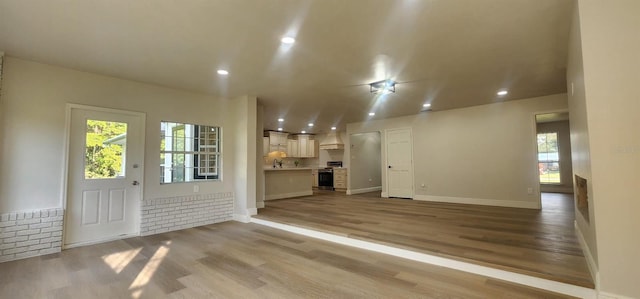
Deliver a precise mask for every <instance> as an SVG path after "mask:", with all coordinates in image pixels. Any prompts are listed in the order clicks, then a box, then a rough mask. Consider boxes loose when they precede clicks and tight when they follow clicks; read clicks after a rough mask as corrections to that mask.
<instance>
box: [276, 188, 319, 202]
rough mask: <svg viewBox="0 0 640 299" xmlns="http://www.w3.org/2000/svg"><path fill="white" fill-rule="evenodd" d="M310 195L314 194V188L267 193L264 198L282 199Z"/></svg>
mask: <svg viewBox="0 0 640 299" xmlns="http://www.w3.org/2000/svg"><path fill="white" fill-rule="evenodd" d="M310 195H313V190H309V191H300V192H291V193H281V194H270V195H265V196H264V200H273V199H282V198H291V197H300V196H310Z"/></svg>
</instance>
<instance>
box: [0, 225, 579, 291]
mask: <svg viewBox="0 0 640 299" xmlns="http://www.w3.org/2000/svg"><path fill="white" fill-rule="evenodd" d="M0 298H570V297H566V296H564V295H558V294H554V293H550V292H547V291H543V290H536V289H532V288H528V287H523V286H519V285H514V284H511V283H507V282H504V281H500V280H495V279H488V278H485V277H482V276H477V275H473V274H468V273H464V272H460V271H455V270H451V269H447V268H441V267H437V266H431V265H425V264H417V263H415V262H412V261H409V260H405V259H401V258H395V257H391V256H388V255H384V254H378V253H374V252H370V251H366V250H361V249H357V248H352V247H347V246H341V245H337V244H334V243H329V242H326V241H322V240H317V239H312V238H308V237H304V236H300V235H296V234H292V233H288V232H284V231H280V230H276V229H272V228H268V227H264V226H260V225H257V224H243V223H238V222H226V223H218V224H214V225H208V226H203V227H198V228H192V229H187V230H182V231H177V232H170V233H164V234H160V235H154V236H148V237H138V238H130V239H125V240H119V241H113V242H108V243H103V244H98V245H92V246H87V247H80V248H73V249H69V250H65V251H63V252H61V253H59V254H52V255H47V256H42V257H35V258H29V259H25V260H19V261H13V262H7V263H2V264H0Z"/></svg>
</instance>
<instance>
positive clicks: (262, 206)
mask: <svg viewBox="0 0 640 299" xmlns="http://www.w3.org/2000/svg"><path fill="white" fill-rule="evenodd" d="M256 208H258V209H262V208H264V201H258V202H256Z"/></svg>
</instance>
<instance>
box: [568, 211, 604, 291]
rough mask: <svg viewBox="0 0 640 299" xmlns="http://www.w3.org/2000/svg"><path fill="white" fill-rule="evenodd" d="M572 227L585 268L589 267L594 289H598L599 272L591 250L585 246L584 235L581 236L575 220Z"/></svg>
mask: <svg viewBox="0 0 640 299" xmlns="http://www.w3.org/2000/svg"><path fill="white" fill-rule="evenodd" d="M573 227H574V228H575V231H576V236H577V237H578V242H579V243H580V248H582V253H583V254H584V257H585V258H586V260H587V266H588V267H589V272H590V273H591V277H592V278H593V281H594V282H595V285H596V289H600V272H599V270H598V265H597V264H596V260H595V259H594V258H593V255H592V254H591V250H590V249H589V245H587V241H586V240H585V239H584V235H583V234H582V230H580V227H579V226H578V222H577V221H575V220H573Z"/></svg>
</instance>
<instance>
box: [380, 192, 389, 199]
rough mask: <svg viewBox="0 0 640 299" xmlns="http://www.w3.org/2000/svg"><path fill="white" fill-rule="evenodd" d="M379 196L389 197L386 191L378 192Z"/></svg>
mask: <svg viewBox="0 0 640 299" xmlns="http://www.w3.org/2000/svg"><path fill="white" fill-rule="evenodd" d="M380 197H384V198H389V194H388V193H387V192H384V191H382V192H380Z"/></svg>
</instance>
